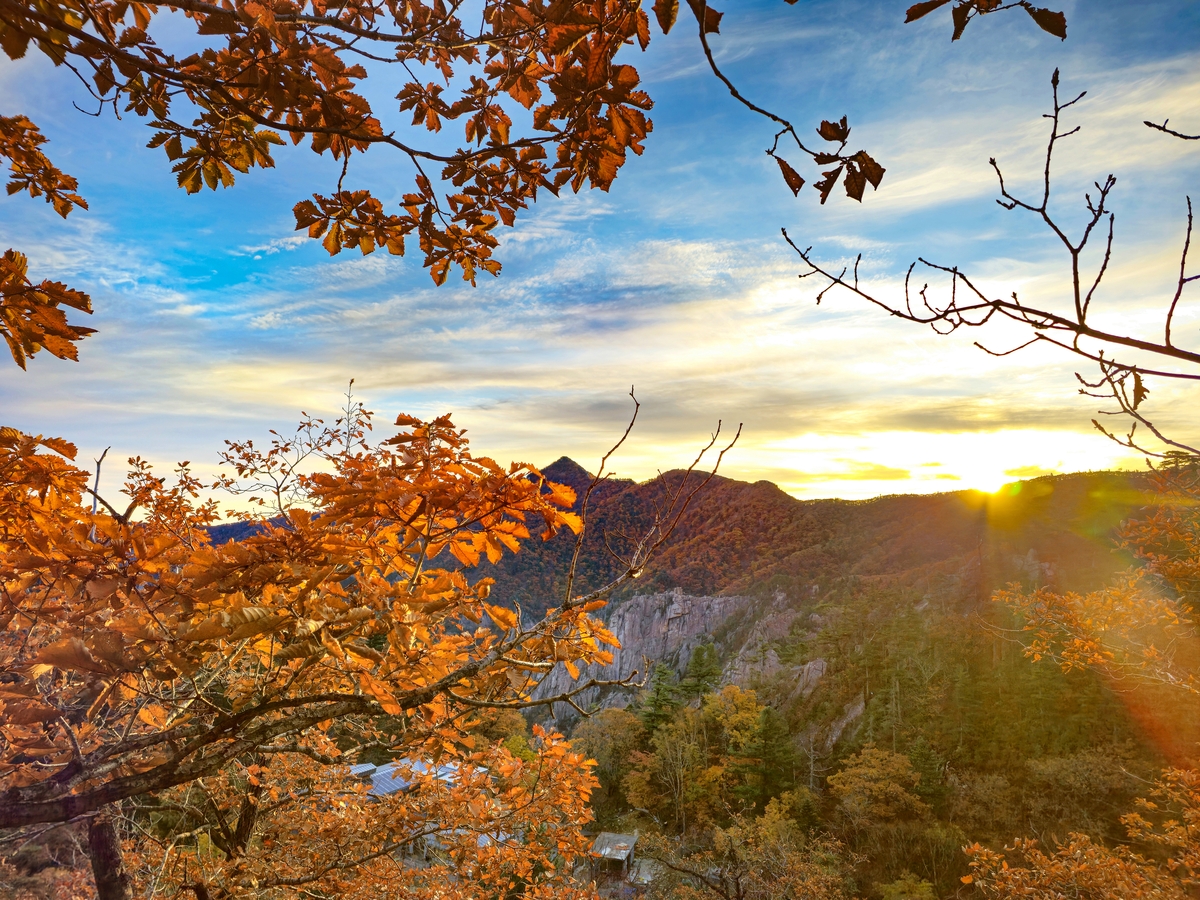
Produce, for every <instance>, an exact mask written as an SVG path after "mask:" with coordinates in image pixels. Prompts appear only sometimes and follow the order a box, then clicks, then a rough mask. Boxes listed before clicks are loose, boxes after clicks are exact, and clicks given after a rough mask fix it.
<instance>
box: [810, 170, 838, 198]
mask: <svg viewBox="0 0 1200 900" xmlns="http://www.w3.org/2000/svg"><path fill="white" fill-rule="evenodd" d="M821 174H822V175H824V176H825V177H824V178H822V179H821V180H820V181H818V182H817V183H816V184H814V185H813V187H815V188H816V189H817V190H818V191H820V192H821V205H822V206H824V205H825V201H826V200H828V199H829V193H830V191H832V190H833V186H834V185H835V184H837V180H838V176H839V175H841V174H842V167H841V166H839V167H838V168H836V169H830V170H829V171H828V172H822V173H821Z"/></svg>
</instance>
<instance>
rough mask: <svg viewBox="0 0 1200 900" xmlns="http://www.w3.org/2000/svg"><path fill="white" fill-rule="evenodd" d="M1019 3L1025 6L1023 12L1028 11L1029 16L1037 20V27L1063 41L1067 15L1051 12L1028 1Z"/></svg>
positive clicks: (1065, 32)
mask: <svg viewBox="0 0 1200 900" xmlns="http://www.w3.org/2000/svg"><path fill="white" fill-rule="evenodd" d="M1021 5H1022V6H1024V7H1025V12H1027V13H1029V17H1030V18H1031V19H1033V21H1035V22H1037V24H1038V28H1040V29H1042V31H1045V32H1048V33H1049V34H1052V35H1054V36H1055V37H1056V38H1060V39H1062V40H1064V41H1065V40H1066V39H1067V17H1066V16H1065V15H1063V14H1062V13H1060V12H1051V11H1050V10H1048V9H1039V8H1038V7H1036V6H1033V5H1031V4H1029V3H1023V4H1021Z"/></svg>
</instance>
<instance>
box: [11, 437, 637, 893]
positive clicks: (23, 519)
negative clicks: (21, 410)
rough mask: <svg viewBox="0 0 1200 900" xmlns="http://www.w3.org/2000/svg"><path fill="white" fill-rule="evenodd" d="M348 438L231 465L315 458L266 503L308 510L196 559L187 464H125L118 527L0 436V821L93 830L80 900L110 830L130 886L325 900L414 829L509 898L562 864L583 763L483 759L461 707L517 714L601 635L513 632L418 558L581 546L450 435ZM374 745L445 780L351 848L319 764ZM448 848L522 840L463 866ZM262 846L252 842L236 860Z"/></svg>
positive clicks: (527, 478) (558, 618) (209, 506)
mask: <svg viewBox="0 0 1200 900" xmlns="http://www.w3.org/2000/svg"><path fill="white" fill-rule="evenodd" d="M314 422H315V424H316V425H318V426H319V425H320V423H319V422H316V420H309V421H308V422H307V423H306V426H311V425H313V424H314ZM367 424H369V414H366V413H362V414H361V415H360V416H359V418H358V419H357V420H355V421H352V422H349V423H342V422H340V421H339V422H338V423H337V424H336V425H335V426H334V427H333V428H324V427H315V428H312V427H306V426H302V428H301V430H300V432H299V433H298V437H296V438H294V439H286V440H285V439H283V438H280V437H277V438H276V439H275V440H274V442H273V443H272V446H271V447H270V448H269V449H267V450H265V451H264V450H259V449H258V448H256V447H254V446H253V445H252V444H250V443H249V442H246V443H244V444H238V445H232V447H233V449H231V451H230V454H231V456H230V459H231V460H232V461H234V463H235V465H236V472H237V479H235V481H236V482H238V483H245V482H251V483H253V482H255V481H262V480H263V479H264V478H265V477H266V476H267V475H269V474H270V473H272V472H274V473H276V474H278V473H279V472H280V471H281V468H280V467H281V466H282V465H283V463H282V462H281V461H282V460H286V459H292V458H294V454H296V453H297V452H299V453H301V454H302V455H303V454H309V455H311V457H312V459H313V460H314V461H319V463H320V465H319V466H314V467H313V471H309V472H305V471H301V470H299V469H296V468H291V469H289V470H288V472H287V478H286V479H285V482H286V483H284V484H283V485H282V488H281V489H280V490H278V491H276V492H275V495H274V496H275V497H276V498H287V497H290V496H293V495H295V496H296V497H297V498H298V499H299V500H303V501H305V502H307V503H310V504H311V505H313V506H315V507H316V512H313V511H311V510H310V509H307V508H305V506H304V505H302V504H301V503H300V502H296V503H292V502H289V501H286V500H285V501H284V503H283V516H282V517H281V518H277V519H272V520H270V521H266V522H264V523H262V530H261V531H260V532H259V533H257V534H255V535H253V536H251V537H248V538H246V539H245V540H243V541H242V542H240V543H233V542H230V543H227V544H224V545H220V546H214V545H212V544H211V543H210V541H209V539H208V534H207V531H206V530H205V526H207V525H208V524H209V523H211V522H212V521H213V519H214V517H215V516H216V510H215V504H214V503H213V502H211V501H210V502H207V503H199V502H197V500H196V497H197V495H198V492H199V489H200V487H201V485H200V484H199V482H197V480H196V479H195V478H194V477H193V476H192V475H191V474H190V472H189V470H188V468H187V465H186V464H183V465H181V467H180V469H179V470H178V479H177V482H176V484H175V485H173V486H167V485H166V484H165V482H164V480H163V479H160V478H158V477H156V476H153V475H152V474H151V472H150V470H149V468H148V467H147V466H146V465H145V464H144V463H143V462H142V461H140V460H137V459H134V460H131V465H132V471H131V474H130V478H129V481H128V482H127V486H126V492H127V493H128V494H129V495H130V496H131V497H132V498H133V502H132V503H131V504H130V506H129V508H127V509H126V510H125V511H124V512H120V511H118V510H116V509H115V508H114V507H112V506H111V504H109V503H108V502H107V501H106V500H104V499H103V498H99V499H100V501H101V502H102V503H103V505H104V507H105V509H106V510H107V512H104V513H98V514H93V513H92V512H91V510H90V508H89V505H88V504H87V502H86V500H85V494H86V493H88V488H87V481H88V473H86V472H85V471H83V470H81V469H78V468H75V467H74V466H73V465H72V464H71V460H72V459H73V458H74V456H75V448H74V447H73V446H72V445H70V444H68V443H67V442H65V441H61V440H58V439H48V438H40V437H33V436H29V435H25V434H22V433H20V432H17V431H15V430H13V429H4V430H3V431H2V432H0V604H2V607H0V624H2V625H3V628H4V630H3V632H2V633H0V682H2V684H0V687H2V689H3V693H2V694H0V701H2V702H3V723H4V724H3V725H2V726H0V789H2V790H3V791H4V792H5V793H4V796H5V802H4V804H3V805H2V806H0V826H4V827H20V826H30V825H35V824H37V823H53V822H62V821H67V820H70V819H74V818H75V817H78V816H80V815H87V814H92V815H93V818H92V820H91V821H92V823H93V824H92V829H91V834H90V836H89V841H90V842H91V843H92V844H95V843H96V842H97V841H99V843H100V844H102V845H104V846H103V847H102V849H103V850H104V853H108V854H109V855H110V856H111V858H112V859H113V860H115V862H114V863H113V866H115V868H111V871H105V872H102V871H101V869H103V868H104V867H103V866H97V858H98V855H99V856H103V855H104V854H103V853H100V854H98V852H97V850H96V847H95V846H93V847H92V859H93V867H94V868H96V869H97V882H98V884H100V889H101V896H102V897H108V896H126V895H127V893H128V889H129V887H128V878H127V877H126V876H125V875H124V874H122V872H121V871H120V868H121V866H120V853H119V848H118V847H116V846H115V845H114V840H115V837H116V830H115V829H114V828H113V826H112V824H111V823H112V822H113V821H114V819H115V818H117V817H119V816H124V817H125V818H124V819H120V820H119V821H118V823H117V824H118V825H119V826H120V827H121V828H122V829H124V828H128V827H134V828H137V829H139V833H141V831H143V830H147V829H148V830H149V832H150V833H151V834H153V835H154V836H155V840H156V841H157V843H156V844H155V846H157V848H158V849H157V850H155V849H153V848H152V847H150V845H147V844H145V843H144V842H142V841H137V842H135V846H134V848H133V850H132V851H131V852H130V853H129V855H128V858H127V861H128V865H129V871H130V872H131V873H132V874H133V876H135V877H136V878H137V879H139V882H138V883H139V884H142V883H147V884H150V885H153V884H157V883H159V882H160V881H161V883H164V884H165V883H168V882H170V881H171V880H172V879H174V880H175V883H176V884H177V885H178V886H186V884H187V881H186V879H188V878H201V880H200V881H199V882H197V883H198V884H200V885H201V886H202V887H203V886H204V885H205V883H206V882H205V881H204V880H203V879H204V878H208V877H211V878H212V879H214V885H219V886H220V888H221V890H223V891H226V892H227V895H228V896H236V895H239V894H247V893H249V894H254V895H255V896H267V894H265V893H264V892H265V891H267V890H268V889H272V886H274V887H278V888H279V889H280V890H283V889H285V888H286V887H287V885H288V884H299V883H303V884H305V885H307V888H306V889H309V890H326V889H331V888H330V886H331V885H335V884H336V885H339V887H338V891H342V890H348V888H345V885H346V884H348V883H349V880H352V879H353V878H356V877H358V876H357V875H355V872H356V871H357V870H358V869H359V868H361V867H362V866H367V865H368V863H370V864H373V865H376V866H380V865H383V864H384V862H385V861H386V860H385V857H387V855H388V854H389V853H390V852H391V850H392V849H394V848H397V847H399V846H401V845H402V844H403V843H404V842H406V841H408V840H411V839H412V838H413V837H415V836H420V834H421V833H424V832H426V831H429V829H431V828H433V829H434V830H436V831H437V832H438V833H441V832H445V833H446V834H449V835H454V836H455V837H454V838H453V840H451V841H450V844H451V845H453V846H454V847H458V848H459V849H458V850H454V853H459V855H460V856H462V854H464V853H467V855H468V856H470V857H471V858H475V857H478V858H479V860H480V861H479V862H478V866H479V867H480V868H479V869H478V872H479V873H481V874H479V877H480V878H482V879H485V880H486V879H487V878H492V877H493V875H494V877H495V878H496V879H500V881H503V880H504V879H508V882H505V883H510V882H512V879H514V878H516V879H519V880H521V881H522V883H525V882H528V883H529V884H530V885H531V887H530V889H531V890H532V889H533V888H532V885H533V884H534V883H542V882H545V883H551V882H552V881H553V880H554V879H555V878H556V877H557V874H556V873H557V872H558V869H557V868H556V867H555V866H554V865H551V862H552V860H549V857H548V856H547V854H551V855H553V857H554V859H559V858H560V857H561V858H562V859H569V858H570V857H571V855H572V854H574V853H575V852H577V851H578V849H579V848H578V846H577V839H576V837H570V835H574V834H576V832H577V826H578V824H579V823H580V822H582V821H583V819H584V817H585V815H586V810H585V808H584V805H583V804H584V803H585V801H586V798H587V795H588V793H589V792H590V790H591V788H592V786H593V785H594V779H593V778H592V776H591V775H590V773H589V770H588V767H587V766H586V765H585V764H584V760H583V758H582V757H581V756H579V755H577V754H575V753H573V752H571V751H570V750H569V749H568V747H567V746H566V745H565V744H564V743H563V742H562V741H561V739H560V738H558V737H557V736H555V735H553V734H539V735H538V737H537V739H536V742H535V747H534V748H533V749H534V751H535V755H536V760H529V759H521V758H517V757H514V756H513V754H512V753H510V752H509V751H508V750H507V749H506V748H504V747H497V746H495V745H491V746H481V745H480V743H479V742H478V741H477V739H476V737H475V736H473V735H472V734H471V733H470V730H469V729H470V726H471V721H470V714H471V713H472V711H473V710H477V709H488V708H494V707H497V706H500V707H505V706H507V707H512V708H519V707H523V706H527V705H530V703H531V701H529V700H528V699H527V697H528V691H529V690H530V689H531V687H532V686H533V684H534V679H533V678H532V676H531V673H536V672H538V671H541V669H540V668H539V667H542V666H546V665H550V664H552V663H553V661H555V660H563V659H565V660H568V661H570V660H577V661H579V662H590V661H604V660H607V659H608V658H609V656H608V653H607V651H606V650H605V649H604V646H605V645H606V644H609V645H611V644H612V643H613V638H612V637H611V635H609V634H608V632H607V631H606V630H605V629H604V627H603V626H602V625H601V624H600V623H598V622H597V621H595V620H594V619H592V618H591V616H590V615H589V612H590V611H592V610H594V609H595V608H596V607H595V604H594V603H592V604H590V605H589V604H584V603H582V602H577V601H573V600H571V599H570V598H568V599H567V600H566V601H565V602H564V603H563V605H562V606H560V607H559V608H557V609H555V610H553V611H551V612H550V613H548V614H547V615H546V616H545V617H543V618H542V619H540V620H537V621H535V622H532V623H530V622H522V621H521V620H520V619H519V617H518V615H517V614H516V613H515V612H514V611H513V610H511V609H509V608H506V607H503V606H497V605H495V604H492V603H490V602H489V601H488V588H489V582H488V580H487V579H482V580H478V581H476V582H474V583H471V582H469V581H468V579H467V577H466V575H465V573H464V570H463V569H461V568H455V569H454V570H447V569H441V568H437V567H436V563H435V562H434V561H435V560H437V559H438V558H439V557H444V556H445V555H449V556H451V557H452V558H454V559H455V560H456V561H457V562H458V564H459V565H460V566H469V565H471V564H474V563H476V562H478V561H479V560H480V559H481V558H483V557H484V556H487V557H490V558H493V559H496V558H499V557H500V555H501V554H503V553H504V552H506V551H515V550H516V549H517V548H518V546H519V542H520V541H522V540H524V539H526V538H527V537H528V536H529V534H530V531H531V529H532V528H533V527H534V526H535V524H537V523H538V522H540V523H542V526H543V534H544V535H550V534H553V533H554V531H555V530H557V529H558V528H561V527H571V528H579V527H580V522H579V520H578V519H577V518H576V517H575V516H573V514H571V513H569V512H565V511H564V510H563V508H564V507H566V506H569V505H570V503H571V501H572V499H573V497H572V495H571V493H570V492H569V490H568V489H565V488H561V487H559V486H556V485H553V484H551V483H548V482H546V481H545V480H544V479H543V478H542V477H541V476H540V474H539V473H538V472H537V470H536V469H532V468H531V467H528V466H523V465H519V464H515V465H513V466H511V467H509V468H507V469H505V468H502V467H500V466H499V465H497V464H496V463H494V462H493V461H491V460H490V459H487V458H484V457H476V456H473V455H472V454H471V453H470V451H469V449H468V445H467V442H466V440H465V438H464V437H463V434H462V432H461V431H459V430H457V429H455V428H454V427H453V425H452V423H451V422H450V420H449V419H448V418H445V417H443V418H441V419H437V420H434V421H432V422H421V421H419V420H416V419H412V418H410V417H406V416H401V417H399V418H398V419H397V425H398V426H399V430H398V432H397V433H396V434H395V435H394V436H393V437H391V438H388V439H387V440H385V441H383V442H381V443H380V444H379V445H377V446H374V447H368V446H367V445H366V444H365V442H363V441H361V439H359V440H358V442H357V443H356V444H354V445H353V446H351V444H350V442H348V441H346V440H345V433H346V430H347V427H349V429H350V432H351V433H352V435H357V436H359V438H361V435H362V432H363V429H364V427H365V426H366V425H367ZM289 454H291V455H289ZM268 480H269V479H268ZM227 483H228V482H227ZM135 508H141V510H142V511H143V513H144V515H143V516H142V518H141V519H140V520H138V521H134V519H133V513H134V511H135ZM396 726H399V727H396ZM381 742H382V743H386V744H387V745H388V747H389V750H390V752H391V754H392V755H393V756H394V757H397V758H401V759H410V758H411V759H415V760H430V761H432V762H434V763H437V762H439V761H441V762H442V763H443V764H445V765H454V766H456V767H457V769H456V772H457V774H456V776H455V783H456V787H455V789H454V790H451V791H449V792H447V791H446V790H445V789H443V788H439V787H438V785H433V784H431V785H429V789H428V791H427V793H428V795H429V797H430V803H429V804H428V805H421V804H416V803H413V804H408V803H401V804H399V805H400V807H402V809H400V810H395V809H393V810H391V811H390V812H388V813H387V814H386V815H385V813H384V810H385V807H386V806H387V805H386V804H383V805H376V806H374V807H372V808H371V809H372V810H373V811H372V812H371V816H370V817H368V818H371V817H373V818H371V821H372V823H373V824H372V828H371V829H370V830H367V831H363V830H362V829H360V828H359V823H358V822H357V821H356V817H357V818H361V817H362V816H365V815H366V813H365V812H364V811H363V810H365V809H366V807H363V806H362V804H363V803H364V802H365V800H364V799H363V798H362V797H361V792H359V793H357V794H356V793H355V792H354V791H353V790H351V788H349V787H343V786H341V785H339V783H338V781H337V779H338V778H339V777H341V776H340V775H338V772H339V767H340V766H343V765H344V761H345V760H346V757H347V751H350V750H353V749H354V748H355V747H358V746H367V745H378V744H379V743H381ZM343 792H344V793H345V797H346V800H345V803H344V804H343V800H342V799H338V798H341V797H342V794H343ZM351 795H353V796H354V797H355V798H356V799H354V800H353V803H351V802H350V799H349V798H350V797H351ZM406 796H408V795H406ZM322 797H323V798H324V799H321V798H322ZM488 797H490V798H491V799H485V798H488ZM343 809H344V810H346V813H345V814H344V815H343V814H342V813H341V812H339V810H343ZM356 810H357V812H356ZM323 811H325V812H328V813H329V815H323V814H322V812H323ZM168 814H169V815H168ZM360 814H361V815H360ZM404 816H408V818H404ZM523 816H529V817H530V818H528V819H524V818H522V817H523ZM437 817H444V820H438V821H436V822H435V821H434V819H437ZM364 821H365V819H364ZM121 822H126V823H128V824H121ZM446 823H450V824H446ZM522 823H525V824H522ZM280 828H282V829H283V831H282V832H281V833H280V832H278V829H280ZM462 828H469V829H473V830H474V832H475V833H476V834H477V835H478V834H489V833H490V834H492V835H493V838H495V835H496V834H497V833H498V831H497V829H499V830H500V831H503V832H504V833H506V834H516V833H517V832H518V830H520V833H521V834H522V835H523V839H522V840H521V841H508V840H506V841H498V840H493V844H492V845H489V846H490V847H491V849H488V850H486V852H485V849H484V848H483V846H482V845H479V846H476V844H473V843H471V841H473V840H474V838H470V839H468V838H467V837H465V836H463V835H465V832H462V831H461V829H462ZM271 829H276V830H277V831H276V833H277V837H275V838H273V840H274V841H275V843H276V847H275V849H274V850H272V851H271V852H270V853H265V854H263V855H261V858H260V861H259V862H258V863H255V862H254V858H255V856H254V853H252V852H251V851H252V850H255V849H256V848H258V847H259V844H256V841H261V840H263V839H264V837H263V836H264V835H266V834H268V833H269V832H270V831H271ZM289 829H291V831H289ZM296 829H300V830H301V831H303V832H304V834H299V833H296V834H292V832H293V831H295V830H296ZM447 829H449V831H447ZM289 834H291V835H292V836H291V837H288V835H289ZM106 835H108V837H106ZM152 843H154V842H152ZM468 844H470V845H471V847H475V848H476V849H475V850H470V852H469V853H468V850H469V848H468V846H467V845H468ZM460 851H461V852H460ZM156 854H157V855H156ZM451 855H453V853H452V854H451ZM463 858H466V857H463ZM375 861H378V862H375ZM471 864H472V865H476V863H471ZM368 868H369V866H368ZM485 869H486V871H487V872H488V873H492V874H487V875H485V874H482V873H484V871H485ZM153 873H157V874H153ZM197 873H199V874H197ZM102 874H104V875H110V876H112V877H111V879H110V881H111V884H112V887H111V890H112V891H115V893H112V892H108V893H106V890H107V889H106V887H105V885H104V884H101V882H102V881H103V880H104V879H103V878H102V877H101V876H102ZM363 877H364V878H368V876H363ZM156 879H157V880H156ZM163 879H165V881H163ZM180 879H183V880H180ZM368 881H369V878H368ZM500 881H497V884H500ZM443 887H444V886H439V887H438V888H437V889H438V890H442V889H443ZM430 889H431V890H432V888H430ZM414 890H415V888H414Z"/></svg>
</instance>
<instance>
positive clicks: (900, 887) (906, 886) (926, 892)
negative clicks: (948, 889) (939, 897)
mask: <svg viewBox="0 0 1200 900" xmlns="http://www.w3.org/2000/svg"><path fill="white" fill-rule="evenodd" d="M879 896H880V900H936V896H935V895H934V893H933V885H932V884H930V883H929V882H928V881H922V880H921V879H919V878H917V876H916V875H914V874H913V873H912V872H905V873H904V874H903V875H901V876H900V877H899V878H897V879H896V880H895V881H893V882H891V883H890V884H881V885H880V886H879Z"/></svg>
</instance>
